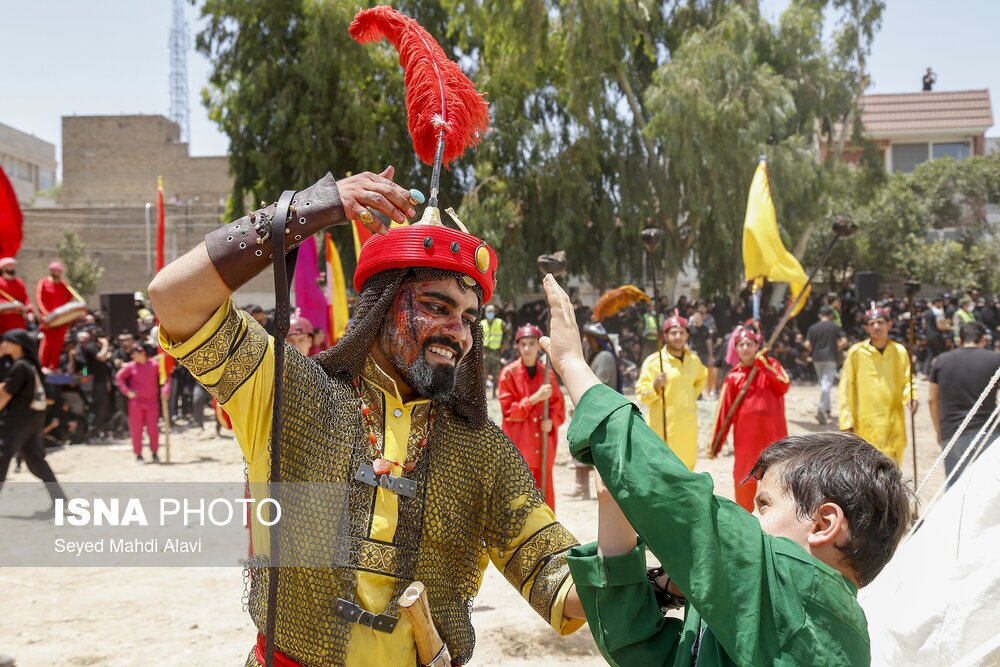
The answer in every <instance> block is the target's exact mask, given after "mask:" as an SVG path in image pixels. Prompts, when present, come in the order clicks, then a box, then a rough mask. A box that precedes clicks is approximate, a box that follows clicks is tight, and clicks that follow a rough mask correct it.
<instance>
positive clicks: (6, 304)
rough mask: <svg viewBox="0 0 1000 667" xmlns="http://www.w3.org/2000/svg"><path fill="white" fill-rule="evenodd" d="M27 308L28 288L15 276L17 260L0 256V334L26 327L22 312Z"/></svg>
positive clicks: (29, 304)
mask: <svg viewBox="0 0 1000 667" xmlns="http://www.w3.org/2000/svg"><path fill="white" fill-rule="evenodd" d="M29 310H31V302H30V301H28V290H27V289H26V288H25V286H24V281H23V280H21V279H20V278H18V277H17V260H16V259H14V258H13V257H0V336H2V335H3V334H4V333H6V332H8V331H10V330H12V329H26V328H27V326H26V323H25V321H24V314H25V313H26V312H27V311H29Z"/></svg>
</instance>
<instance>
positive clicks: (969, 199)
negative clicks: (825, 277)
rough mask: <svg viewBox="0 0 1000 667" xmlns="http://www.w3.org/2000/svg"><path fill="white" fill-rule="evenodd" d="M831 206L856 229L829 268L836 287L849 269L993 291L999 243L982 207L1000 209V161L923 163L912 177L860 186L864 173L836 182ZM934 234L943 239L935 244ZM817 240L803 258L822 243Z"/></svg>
mask: <svg viewBox="0 0 1000 667" xmlns="http://www.w3.org/2000/svg"><path fill="white" fill-rule="evenodd" d="M841 182H842V184H843V186H844V189H843V192H841V193H839V196H838V200H839V201H841V202H842V203H843V204H844V212H845V213H848V214H850V215H852V216H853V218H854V219H855V222H857V224H858V233H857V235H856V236H855V237H854V238H852V239H850V240H848V241H847V242H843V243H842V247H841V248H839V249H838V253H837V254H835V255H834V256H833V258H832V260H831V262H830V265H831V268H832V269H833V271H832V275H831V276H830V277H831V278H832V279H833V280H834V281H835V282H843V281H845V280H847V279H849V278H850V276H851V275H852V274H853V273H854V271H857V270H874V271H878V272H879V273H881V274H882V275H883V276H884V277H885V278H896V279H915V280H918V281H920V282H923V283H927V284H933V285H942V286H948V287H956V288H961V289H969V288H971V287H978V288H979V289H981V290H987V291H995V290H997V289H1000V280H998V274H997V271H996V259H995V258H996V256H997V252H998V250H1000V244H998V241H997V239H996V237H995V236H994V234H993V231H994V230H991V229H990V228H989V225H988V223H987V219H986V213H987V206H988V205H990V204H993V205H996V204H998V203H1000V154H997V153H994V154H992V155H990V156H987V157H973V158H970V159H968V160H963V161H961V162H956V161H955V160H953V159H951V158H942V159H937V160H931V161H929V162H925V163H923V164H921V165H919V166H918V167H917V168H916V169H915V170H914V171H913V173H912V174H895V175H893V176H891V177H889V178H887V179H885V180H884V181H881V182H878V181H876V182H874V185H873V184H872V183H871V182H869V181H867V180H866V174H865V172H864V170H856V171H852V172H846V173H844V174H843V175H842V181H841ZM934 232H947V233H948V236H949V237H954V238H949V239H948V240H936V235H935V234H934ZM826 238H827V236H826V235H819V236H817V238H816V239H815V244H814V245H813V247H812V248H811V252H817V251H818V248H819V246H821V245H824V244H825V242H826Z"/></svg>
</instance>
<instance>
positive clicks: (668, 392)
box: [635, 315, 708, 470]
mask: <svg viewBox="0 0 1000 667" xmlns="http://www.w3.org/2000/svg"><path fill="white" fill-rule="evenodd" d="M663 331H664V335H665V337H666V344H665V345H664V346H663V349H661V350H660V351H659V352H654V353H653V354H651V355H649V356H648V357H646V359H645V361H643V362H642V370H640V371H639V380H638V381H637V382H636V384H635V393H636V396H638V397H639V400H641V401H642V402H643V403H645V404H646V405H647V406H648V408H649V415H648V417H647V420H648V423H649V427H650V428H651V429H653V432H655V433H656V434H657V435H659V436H660V437H661V438H663V440H664V442H666V443H667V445H668V446H669V447H670V449H671V450H673V452H674V454H676V455H677V457H678V458H680V460H681V461H683V462H684V465H686V466H687V467H688V470H694V466H695V463H697V461H698V406H697V400H698V396H700V395H701V391H702V389H704V388H705V380H706V378H708V369H706V368H705V364H703V363H701V359H699V358H698V355H697V354H695V353H694V352H692V351H691V350H690V349H689V348H688V346H687V342H688V336H689V333H688V322H687V320H686V319H684V318H683V317H680V316H679V315H674V316H672V317H670V318H668V319H667V321H666V322H664V323H663ZM661 364H662V366H661ZM661 368H662V372H661ZM664 401H666V413H667V432H666V436H664V433H663V412H664V410H663V405H664Z"/></svg>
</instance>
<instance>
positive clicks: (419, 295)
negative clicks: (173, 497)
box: [149, 167, 584, 667]
mask: <svg viewBox="0 0 1000 667" xmlns="http://www.w3.org/2000/svg"><path fill="white" fill-rule="evenodd" d="M391 178H392V169H391V167H390V168H389V169H387V170H386V171H384V172H383V173H381V174H377V175H376V174H371V173H363V174H358V175H355V176H351V177H349V178H346V179H343V180H341V181H339V182H337V181H335V180H334V178H333V177H332V176H331V175H329V174H328V175H327V176H326V177H324V178H323V179H321V180H320V181H319V182H318V183H316V184H315V185H313V186H311V187H310V188H308V189H306V190H303V191H301V192H298V193H297V194H296V195H295V198H294V199H293V200H292V201H293V204H294V205H296V206H297V210H296V213H294V214H292V217H291V220H292V221H291V222H290V223H289V224H290V228H292V232H293V233H289V235H287V236H285V244H284V246H285V247H284V249H285V250H286V251H287V250H288V249H289V248H290V247H294V246H295V245H296V242H297V241H298V240H299V239H300V238H302V237H304V236H306V235H308V234H312V233H315V232H316V231H319V230H320V229H323V228H325V227H327V226H330V225H336V224H344V223H347V222H348V220H350V219H352V218H356V219H360V220H361V221H362V222H365V221H366V218H367V224H370V225H371V226H372V231H373V232H375V233H376V236H373V237H372V238H371V239H370V240H369V241H368V242H367V243H366V244H365V246H364V248H363V249H362V252H361V256H360V258H359V262H358V269H357V271H356V273H355V277H354V284H355V288H356V289H357V290H358V291H359V296H358V300H357V302H356V305H355V316H354V320H353V322H352V325H351V327H350V328H349V329H348V330H347V332H346V334H345V335H344V337H343V338H341V339H340V340H339V341H338V342H337V344H336V345H335V346H334V347H332V348H330V349H329V350H327V351H326V352H324V353H321V354H319V355H316V356H314V357H309V358H306V357H303V356H302V355H300V354H298V353H297V352H295V351H294V348H292V347H290V346H287V345H286V348H285V349H286V360H285V368H284V385H283V391H284V397H283V401H282V404H281V414H282V429H281V447H280V467H281V475H282V482H283V483H284V488H288V487H289V484H295V483H304V485H305V487H304V488H309V487H310V486H315V487H317V488H318V489H319V491H321V492H322V493H325V494H330V497H329V499H324V500H325V502H313V501H311V500H310V497H309V496H308V495H305V496H302V493H301V492H296V493H291V494H289V493H286V492H283V494H282V501H283V502H282V518H281V526H282V532H281V537H280V540H281V557H282V560H281V569H280V577H279V593H278V604H277V605H276V607H275V608H276V609H277V614H278V619H277V630H276V633H275V641H276V647H277V649H278V651H279V652H280V654H281V657H282V662H281V663H280V664H283V665H299V664H302V665H304V664H308V665H324V666H325V665H352V666H353V665H414V664H417V662H416V651H415V645H414V636H413V628H412V627H411V626H410V624H409V622H408V621H407V620H406V618H405V617H403V616H400V614H399V610H398V606H397V604H396V600H397V598H398V597H399V595H400V593H401V592H402V588H405V586H406V585H408V584H409V582H411V581H413V580H420V581H422V582H424V583H425V584H426V586H427V592H428V598H429V604H430V609H431V613H432V616H433V620H434V623H435V625H436V627H437V629H438V631H439V633H440V634H441V636H442V638H443V640H444V641H445V643H446V644H447V646H448V648H449V650H450V654H451V656H452V659H453V660H454V661H455V662H456V663H461V664H464V663H466V662H468V661H469V659H470V658H471V656H472V651H473V647H474V643H475V638H474V633H473V631H472V625H471V619H470V612H471V608H472V600H473V598H474V596H475V594H476V592H477V590H478V588H479V585H480V584H481V582H482V574H483V571H484V570H485V568H486V567H487V566H488V564H489V562H490V561H492V562H493V563H494V565H495V566H496V567H497V568H498V569H500V570H501V571H502V572H503V573H504V575H505V576H506V578H507V580H508V581H509V582H510V583H511V584H512V585H513V586H515V588H517V590H518V591H519V592H520V593H521V594H522V596H523V597H524V598H525V599H526V600H527V601H528V602H529V603H530V604H531V605H532V607H533V608H534V609H535V610H536V611H537V612H538V613H539V614H540V615H541V616H542V618H543V619H545V621H546V622H547V623H549V624H550V625H551V626H552V627H553V628H554V629H555V630H556V631H558V632H560V633H562V634H567V633H570V632H573V631H575V630H576V629H578V628H579V627H581V626H582V625H583V622H584V621H583V618H584V617H583V610H582V607H581V606H580V605H579V599H578V598H577V596H576V593H575V589H574V588H573V582H572V580H571V579H570V578H569V574H568V567H567V564H566V552H567V551H568V549H569V548H570V547H571V546H572V545H573V544H575V543H576V540H574V539H573V536H572V535H570V534H569V532H568V531H566V529H565V528H563V527H562V526H561V525H560V524H559V523H558V522H556V521H555V518H554V516H553V514H552V511H551V510H550V509H549V508H548V506H547V505H546V504H545V503H544V501H543V500H542V498H541V496H540V495H539V494H538V492H537V489H536V488H535V483H534V479H533V478H532V476H531V473H530V472H529V470H528V468H527V466H526V465H525V464H524V461H523V459H522V458H521V457H520V454H519V453H518V451H517V449H516V448H515V447H514V445H513V444H512V443H511V442H510V440H509V439H507V438H506V437H505V436H504V435H503V433H502V431H501V430H500V429H499V427H497V426H496V425H495V424H493V423H492V422H490V421H489V419H488V415H487V412H486V397H485V374H484V368H483V339H482V329H481V327H480V326H479V325H478V320H479V314H480V312H481V309H482V306H483V304H484V303H485V302H486V301H488V300H489V298H490V296H491V294H492V292H493V289H494V287H495V280H496V278H495V276H496V269H497V259H496V255H495V253H494V252H493V250H492V249H490V248H489V246H487V245H486V244H485V243H484V242H482V241H481V240H480V239H477V238H475V237H473V236H472V235H471V234H467V233H465V232H461V231H458V230H455V229H451V228H445V227H442V226H439V225H437V226H434V225H430V224H416V225H411V226H405V227H399V228H396V229H392V230H391V231H389V232H388V233H385V230H384V229H383V228H382V227H381V223H379V222H378V221H377V220H375V219H373V218H372V216H371V214H370V213H369V214H368V215H367V216H366V215H365V212H366V211H367V209H368V208H371V209H376V210H379V211H381V212H382V213H383V214H385V215H386V216H388V217H389V218H391V219H393V220H397V221H401V220H405V217H407V216H412V215H414V214H415V211H414V210H413V208H412V205H413V204H414V203H415V202H414V200H412V199H410V195H409V193H407V192H406V191H405V190H403V189H402V188H400V187H399V186H398V185H396V184H395V183H393V182H392V180H391ZM274 215H275V207H274V206H268V207H265V208H264V209H261V210H259V211H254V212H253V213H251V214H250V215H249V216H246V217H244V218H241V219H240V220H237V221H235V222H233V223H230V224H228V225H224V226H223V227H220V228H219V229H218V230H216V231H214V232H211V233H210V234H208V235H207V236H206V240H205V243H204V244H201V245H199V246H198V247H197V248H195V249H194V250H193V251H191V252H189V253H188V254H187V255H185V256H183V257H181V258H180V259H178V260H177V261H175V262H174V263H172V264H171V265H169V266H167V267H166V268H165V269H164V270H163V271H161V272H160V273H159V274H158V276H157V277H156V279H155V280H154V281H153V283H152V284H151V285H150V289H149V292H150V297H151V299H152V301H153V304H154V307H155V308H156V311H157V314H158V315H159V317H160V320H161V328H160V332H161V342H162V344H163V346H164V348H165V349H166V350H167V351H168V352H169V353H170V354H171V355H173V356H174V357H176V358H177V359H178V360H179V361H180V363H182V364H183V365H185V366H186V367H187V368H189V369H190V370H191V372H192V373H193V374H194V376H195V377H196V378H197V379H198V381H199V382H201V383H202V384H203V385H204V386H205V387H206V388H207V389H208V390H209V391H210V392H211V393H212V395H213V396H214V397H215V398H216V399H218V401H219V402H220V403H221V404H222V406H223V408H224V409H225V410H226V412H227V413H228V414H229V415H230V416H231V418H232V421H233V427H234V430H235V431H236V435H237V440H238V442H239V443H240V446H241V448H242V450H243V454H244V457H245V458H246V461H247V470H248V477H249V481H250V485H251V493H252V495H253V496H254V497H255V499H259V497H260V494H261V493H263V492H264V491H266V485H264V484H262V483H263V482H266V481H267V480H268V474H269V468H270V464H271V447H270V431H271V426H272V406H273V404H274V372H275V341H274V338H273V337H271V336H268V335H267V333H266V332H265V331H264V329H263V328H262V327H261V326H260V325H259V324H258V323H257V322H256V321H255V320H254V319H253V318H252V317H251V316H250V315H248V314H247V313H244V312H242V311H239V310H237V309H235V308H234V307H233V305H232V302H231V300H230V296H231V294H232V292H233V291H235V290H236V289H237V288H239V287H240V286H241V285H242V284H244V283H245V282H246V281H247V280H249V279H250V278H251V277H252V276H253V275H255V274H256V273H259V272H260V271H261V270H263V269H264V268H265V266H266V265H267V264H268V263H269V260H268V259H267V258H268V255H269V254H271V251H272V248H273V247H275V246H276V244H275V243H274V241H273V238H272V237H271V234H270V231H271V225H272V224H273V216H274ZM300 496H301V497H300ZM286 498H287V499H289V503H291V501H292V499H294V500H295V504H290V505H289V506H288V507H286V503H285V499H286ZM291 508H294V509H291ZM252 541H253V547H254V553H255V556H254V558H252V559H251V560H250V562H249V564H248V570H249V573H248V578H249V580H250V590H249V592H248V596H249V611H250V613H251V616H252V617H253V620H254V622H255V624H256V625H257V628H258V631H259V632H260V633H261V634H259V635H258V638H257V644H256V646H255V647H254V649H253V650H251V652H250V655H249V656H248V658H247V663H246V664H247V665H250V666H253V667H257V666H258V665H261V664H263V662H264V646H265V641H264V638H263V634H262V633H263V632H264V626H265V609H264V607H265V605H264V600H265V591H266V590H267V580H268V577H269V576H270V574H269V571H268V566H269V565H271V563H269V561H268V558H267V557H268V554H269V535H268V531H267V529H266V528H264V527H262V526H261V525H259V524H256V523H255V524H254V525H253V526H252ZM290 559H291V560H290Z"/></svg>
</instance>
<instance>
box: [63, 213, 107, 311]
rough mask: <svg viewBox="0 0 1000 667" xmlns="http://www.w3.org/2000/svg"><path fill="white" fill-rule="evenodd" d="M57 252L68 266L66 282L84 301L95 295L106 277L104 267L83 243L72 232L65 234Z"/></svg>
mask: <svg viewBox="0 0 1000 667" xmlns="http://www.w3.org/2000/svg"><path fill="white" fill-rule="evenodd" d="M56 252H57V253H58V254H59V258H60V259H61V260H62V262H63V264H65V265H66V280H67V281H68V282H69V284H70V285H72V286H73V288H74V289H75V290H76V291H77V292H79V293H80V296H82V297H83V298H84V299H87V298H88V297H90V296H91V295H93V293H94V291H95V290H96V289H97V283H98V282H99V281H100V280H101V278H102V277H103V276H104V267H103V266H101V265H100V264H99V263H98V262H97V260H95V259H94V258H93V257H91V256H90V255H89V254H88V253H87V249H86V248H85V247H84V245H83V241H81V240H80V237H79V236H77V235H76V232H74V231H72V230H66V231H64V232H63V237H62V239H61V240H60V241H57V242H56Z"/></svg>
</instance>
